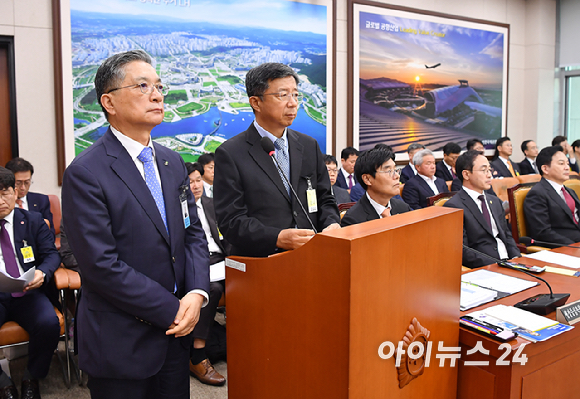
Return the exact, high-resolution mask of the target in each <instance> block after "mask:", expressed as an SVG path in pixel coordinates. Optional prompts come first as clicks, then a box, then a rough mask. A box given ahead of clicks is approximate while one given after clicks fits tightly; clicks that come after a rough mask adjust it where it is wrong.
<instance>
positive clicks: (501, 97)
mask: <svg viewBox="0 0 580 399" xmlns="http://www.w3.org/2000/svg"><path fill="white" fill-rule="evenodd" d="M352 16H353V17H352V32H353V45H352V49H353V50H352V58H351V60H352V71H353V72H352V73H353V77H352V80H351V81H352V82H353V83H352V97H351V98H352V99H353V101H352V108H353V111H352V116H353V117H352V121H353V123H352V125H353V144H354V145H355V147H357V146H358V148H359V149H360V150H366V149H369V148H372V147H374V146H375V145H376V144H377V143H387V144H389V145H391V146H392V147H393V149H394V150H395V152H399V153H400V152H404V151H405V150H406V148H407V146H408V145H409V144H410V143H413V142H420V143H422V144H424V145H425V146H426V147H427V148H429V149H431V150H433V151H439V150H441V149H442V147H443V146H444V145H445V144H446V143H448V142H450V141H454V142H457V143H458V144H459V145H461V146H462V147H463V148H465V144H466V142H467V141H468V140H469V139H471V138H479V139H481V140H482V141H483V143H484V144H485V146H486V148H487V149H491V148H493V144H494V143H495V141H496V140H497V139H498V138H499V137H501V136H503V135H505V129H506V105H507V70H508V65H507V61H508V33H509V26H508V25H503V24H495V23H487V22H485V21H474V20H464V19H455V17H453V18H451V17H447V16H444V15H441V14H434V13H424V12H419V11H416V10H411V11H410V9H402V8H397V9H394V8H388V7H386V6H379V5H377V6H370V5H368V4H357V3H354V4H353V12H352ZM398 158H399V157H398Z"/></svg>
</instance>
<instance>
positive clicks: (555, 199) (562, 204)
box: [540, 178, 576, 223]
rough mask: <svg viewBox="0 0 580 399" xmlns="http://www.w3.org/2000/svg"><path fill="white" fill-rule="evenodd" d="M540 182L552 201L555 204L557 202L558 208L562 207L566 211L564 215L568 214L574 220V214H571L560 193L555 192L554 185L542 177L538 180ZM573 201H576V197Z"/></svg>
mask: <svg viewBox="0 0 580 399" xmlns="http://www.w3.org/2000/svg"><path fill="white" fill-rule="evenodd" d="M540 183H542V184H543V185H544V186H545V190H546V192H547V193H548V196H549V197H550V198H551V199H552V201H553V202H554V203H555V204H558V205H559V206H560V208H562V210H563V211H564V213H566V215H568V217H569V218H570V220H572V222H574V215H572V211H571V210H570V208H569V207H568V204H567V203H566V201H564V200H563V199H562V197H560V194H558V193H557V192H556V190H554V187H552V185H551V184H550V183H548V181H547V180H546V179H544V178H542V180H540ZM568 192H570V191H569V190H568ZM575 196H576V193H574V197H572V198H575ZM574 201H576V199H574ZM574 223H575V222H574Z"/></svg>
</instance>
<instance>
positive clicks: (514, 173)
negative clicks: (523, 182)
mask: <svg viewBox="0 0 580 399" xmlns="http://www.w3.org/2000/svg"><path fill="white" fill-rule="evenodd" d="M507 164H508V169H509V170H510V173H511V174H512V177H516V171H515V170H514V167H513V166H512V163H511V162H510V161H509V160H508V161H507Z"/></svg>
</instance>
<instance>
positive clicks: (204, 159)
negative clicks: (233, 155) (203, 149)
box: [197, 152, 215, 168]
mask: <svg viewBox="0 0 580 399" xmlns="http://www.w3.org/2000/svg"><path fill="white" fill-rule="evenodd" d="M197 162H199V164H200V165H201V167H202V168H203V167H204V166H205V165H207V164H208V163H212V162H215V154H214V153H213V152H208V153H207V154H203V155H200V156H199V158H197Z"/></svg>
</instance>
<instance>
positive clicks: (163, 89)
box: [106, 82, 169, 97]
mask: <svg viewBox="0 0 580 399" xmlns="http://www.w3.org/2000/svg"><path fill="white" fill-rule="evenodd" d="M129 87H139V89H140V90H141V93H143V94H151V93H153V89H154V88H155V89H157V91H158V92H159V93H160V94H161V95H162V96H164V97H165V96H166V95H167V93H169V85H166V84H164V83H157V84H154V85H150V84H149V83H147V82H142V83H137V84H134V85H129V86H123V87H115V88H114V89H111V90H109V91H108V92H107V93H106V94H109V93H112V92H114V91H115V90H121V89H127V88H129Z"/></svg>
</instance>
